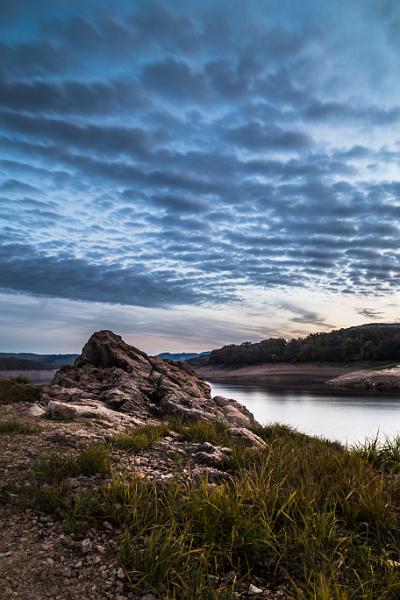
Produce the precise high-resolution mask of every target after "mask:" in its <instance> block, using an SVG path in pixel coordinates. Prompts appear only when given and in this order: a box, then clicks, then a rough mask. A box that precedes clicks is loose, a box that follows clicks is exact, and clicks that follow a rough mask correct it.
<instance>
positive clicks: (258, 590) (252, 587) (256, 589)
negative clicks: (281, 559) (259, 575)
mask: <svg viewBox="0 0 400 600" xmlns="http://www.w3.org/2000/svg"><path fill="white" fill-rule="evenodd" d="M247 593H248V594H262V593H263V590H262V589H261V588H259V587H257V586H256V585H253V584H252V583H251V584H250V585H249V589H248V590H247Z"/></svg>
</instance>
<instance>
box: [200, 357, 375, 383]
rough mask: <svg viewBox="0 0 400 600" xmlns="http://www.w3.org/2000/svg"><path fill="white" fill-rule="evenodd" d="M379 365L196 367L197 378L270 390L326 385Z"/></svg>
mask: <svg viewBox="0 0 400 600" xmlns="http://www.w3.org/2000/svg"><path fill="white" fill-rule="evenodd" d="M381 364H382V363H379V365H373V364H368V365H367V364H365V363H364V364H363V365H360V364H359V363H358V364H357V363H355V364H354V365H349V364H346V365H341V364H323V363H321V364H319V363H301V364H300V363H296V364H291V363H264V364H260V365H251V366H248V367H240V368H237V369H235V368H232V367H217V366H215V365H212V366H211V365H210V366H205V367H196V368H195V370H196V372H197V374H198V375H199V376H200V377H202V378H203V379H207V380H208V381H211V382H215V383H218V382H221V383H222V382H226V383H228V382H231V383H246V384H251V383H254V384H262V385H268V386H271V387H272V386H277V387H280V386H286V387H287V386H291V387H307V386H314V385H322V384H325V383H326V382H327V381H329V380H330V379H334V378H336V377H340V376H342V375H347V374H348V373H353V372H354V371H359V370H360V369H361V368H363V369H365V370H366V371H367V369H368V370H369V369H371V368H372V369H374V368H379V367H380V365H381Z"/></svg>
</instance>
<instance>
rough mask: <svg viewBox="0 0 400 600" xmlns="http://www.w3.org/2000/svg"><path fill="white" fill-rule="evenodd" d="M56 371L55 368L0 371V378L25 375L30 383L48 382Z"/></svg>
mask: <svg viewBox="0 0 400 600" xmlns="http://www.w3.org/2000/svg"><path fill="white" fill-rule="evenodd" d="M55 373H56V370H51V371H50V370H43V371H40V370H38V371H0V379H10V378H12V377H27V378H28V379H29V380H30V381H32V383H49V382H50V381H51V380H52V379H53V377H54V374H55Z"/></svg>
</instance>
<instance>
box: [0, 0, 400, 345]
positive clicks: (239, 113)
mask: <svg viewBox="0 0 400 600" xmlns="http://www.w3.org/2000/svg"><path fill="white" fill-rule="evenodd" d="M0 16H1V19H0V30H1V33H2V42H1V43H0V68H1V77H0V151H1V157H0V223H1V231H2V236H1V240H0V288H1V289H2V290H4V291H6V293H7V294H13V293H16V294H26V295H27V297H28V298H40V299H43V298H51V299H52V300H51V302H54V303H55V302H56V300H55V299H59V301H60V302H61V301H63V302H64V301H65V302H69V303H74V302H87V303H95V302H97V303H103V304H104V306H108V307H109V309H108V310H109V311H111V312H112V311H117V312H118V311H121V310H122V309H121V306H122V305H124V306H125V307H127V308H126V310H127V311H128V312H129V311H130V310H131V308H129V307H146V309H149V310H154V311H164V310H165V311H168V310H169V311H171V314H177V313H176V312H174V311H179V310H180V308H182V307H189V306H190V307H191V310H192V313H190V310H187V309H186V308H185V318H186V319H189V320H190V314H192V315H193V319H194V321H193V322H195V321H196V319H197V321H196V323H200V321H201V317H200V316H199V315H197V313H196V317H195V316H194V315H195V312H196V311H197V310H200V311H208V310H210V311H213V310H218V311H219V310H222V308H223V309H224V310H225V311H227V314H228V313H229V314H230V315H231V317H232V319H233V321H231V322H230V324H229V326H228V324H227V323H226V322H224V326H223V327H221V328H219V326H217V325H216V321H215V319H214V318H211V317H209V316H207V317H204V319H205V320H204V322H203V323H204V327H206V326H207V325H206V323H207V324H208V326H210V327H211V323H213V325H212V326H213V327H214V330H213V331H214V333H213V334H212V335H211V334H210V337H209V338H208V339H209V341H210V343H211V340H212V341H213V342H212V343H214V342H215V343H216V344H217V343H218V342H219V343H223V342H225V341H228V340H230V341H232V340H235V341H239V339H240V336H242V335H243V336H244V335H245V334H246V335H247V336H248V337H250V338H251V339H257V338H260V337H263V336H264V335H267V334H273V333H274V332H276V333H279V332H281V333H282V334H283V333H284V334H287V335H296V334H298V333H303V332H307V331H310V330H316V329H321V328H330V327H333V326H336V325H343V324H346V323H343V322H342V318H341V316H340V311H337V312H336V313H335V315H333V313H332V309H331V308H330V309H329V310H330V312H329V311H328V308H327V307H328V304H329V302H328V301H327V298H328V297H329V298H336V299H337V302H347V300H346V299H347V298H348V299H349V300H348V302H350V304H347V307H348V308H347V309H346V310H347V312H346V319H347V322H348V324H352V323H354V324H355V323H358V322H360V321H363V320H365V319H367V320H376V319H386V318H389V317H390V318H391V319H392V320H393V312H391V311H393V310H394V309H391V308H390V305H389V304H390V303H387V304H385V306H386V308H382V302H383V301H384V302H386V299H388V298H391V299H392V300H393V295H395V294H396V293H397V291H398V289H399V285H400V266H399V265H400V263H399V258H400V250H399V239H400V180H399V177H398V164H399V160H400V136H399V135H398V134H397V130H398V125H399V123H400V105H399V100H398V99H399V97H400V89H399V88H400V83H399V82H398V77H397V73H398V69H399V67H400V61H399V56H400V54H399V49H400V46H399V40H398V36H397V35H396V31H397V25H398V23H399V22H400V12H399V8H398V5H397V4H396V3H395V2H392V1H391V0H388V1H387V2H378V1H377V0H366V1H361V0H360V1H356V2H351V3H347V4H340V3H337V2H332V3H319V4H316V3H315V2H312V1H311V0H306V1H305V2H302V3H299V4H298V6H297V5H296V6H295V5H294V4H293V3H292V2H286V1H283V2H281V3H279V5H278V4H277V3H276V2H273V1H272V0H271V1H270V0H267V1H262V0H255V1H254V2H248V3H243V2H240V1H239V0H237V1H236V0H234V1H232V2H230V3H229V10H228V5H227V3H225V2H224V1H222V0H217V1H214V2H211V1H209V0H207V1H206V2H204V3H199V2H196V1H195V0H189V1H185V2H183V1H181V0H172V1H171V2H168V3H162V2H161V1H159V2H158V1H155V2H153V1H150V2H148V1H141V0H140V1H138V2H135V3H132V2H128V0H117V1H116V2H114V3H113V4H112V6H111V5H110V4H109V3H108V2H106V1H105V0H89V1H88V2H85V3H84V4H83V5H82V6H81V5H79V6H78V4H76V3H73V2H68V1H67V0H60V1H59V2H57V3H54V2H51V1H50V0H40V2H37V3H35V7H34V8H33V6H32V3H31V2H28V0H20V2H18V7H17V6H15V7H14V5H11V4H10V3H4V2H0ZM310 293H313V294H314V293H316V294H317V296H318V298H319V300H318V301H314V300H313V305H312V306H309V305H308V304H307V302H308V300H306V299H308V294H310ZM274 294H277V295H278V297H284V298H285V302H282V301H280V302H279V301H277V300H276V298H275V296H274ZM376 298H379V299H380V307H379V310H377V309H376V308H375V307H374V301H375V299H376ZM382 299H383V300H382ZM41 301H42V300H41ZM43 301H44V300H43ZM57 301H58V300H57ZM49 302H50V300H49ZM263 303H265V304H263ZM255 304H257V306H258V308H257V319H258V321H257V322H256V320H253V319H252V318H250V317H249V314H250V313H251V307H253V306H254V305H255ZM392 304H395V302H392ZM17 306H21V311H22V312H23V311H24V310H26V311H27V313H26V319H27V320H29V318H30V317H29V310H31V308H32V304H30V303H29V302H28V303H27V304H24V303H21V304H17ZM329 306H331V305H330V304H329ZM350 306H351V307H350ZM363 306H367V307H368V308H360V307H363ZM27 307H28V308H27ZM29 307H31V308H29ZM264 309H265V310H267V312H268V311H274V314H273V315H271V314H270V312H268V314H269V319H270V322H269V323H268V325H267V326H266V325H265V322H264V320H263V316H262V315H263V310H264ZM124 310H125V309H124ZM182 310H183V308H182ZM230 311H233V312H230ZM240 311H242V312H240ZM85 314H87V313H86V312H85ZM102 314H103V313H102ZM110 314H111V313H110ZM118 314H120V312H119V313H118ZM129 314H131V313H129ZM154 314H156V313H154ZM157 314H158V315H159V316H158V317H157V318H160V319H161V317H160V314H161V313H157ZM163 314H164V313H163ZM201 314H204V315H205V313H201ZM207 315H208V313H207ZM233 315H234V316H233ZM239 315H242V316H239ZM163 318H164V317H163ZM238 319H239V320H241V319H250V320H249V321H248V323H249V325H248V327H239V326H238V325H237V320H238ZM102 322H103V321H102ZM150 322H152V323H153V324H154V320H152V319H150V320H149V323H150ZM175 322H176V321H175ZM250 322H251V325H250ZM124 323H125V321H124ZM160 323H161V321H160ZM154 326H155V325H154ZM149 327H150V325H149ZM200 327H201V326H200ZM229 327H232V328H233V329H234V331H232V333H231V334H229V333H228V329H229ZM189 329H190V328H189ZM160 331H161V330H160ZM149 335H150V333H149ZM185 335H186V333H184V334H183V333H182V336H183V337H182V340H184V339H186V338H185V337H184V336H185ZM218 336H220V337H218ZM182 343H185V344H186V342H182ZM162 349H168V348H167V347H166V346H165V345H164V347H163V348H162Z"/></svg>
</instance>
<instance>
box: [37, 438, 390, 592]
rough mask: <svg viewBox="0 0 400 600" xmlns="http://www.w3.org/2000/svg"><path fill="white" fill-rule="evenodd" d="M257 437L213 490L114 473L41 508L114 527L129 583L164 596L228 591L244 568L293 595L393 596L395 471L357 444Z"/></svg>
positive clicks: (76, 520) (74, 523) (79, 522)
mask: <svg viewBox="0 0 400 600" xmlns="http://www.w3.org/2000/svg"><path fill="white" fill-rule="evenodd" d="M201 431H202V434H199V429H198V427H196V428H195V429H194V431H193V433H191V434H190V436H189V437H191V438H192V439H193V437H195V438H196V439H197V440H198V439H200V437H201V436H202V435H203V433H204V427H202V428H201ZM221 433H222V434H223V431H222V432H221ZM258 433H259V434H261V435H262V437H263V439H265V440H266V441H267V447H266V449H265V450H263V451H262V452H257V453H254V452H253V453H251V454H248V455H247V456H248V458H247V459H246V460H245V461H243V464H242V465H238V470H237V472H236V473H235V477H234V478H233V479H232V480H230V481H228V482H226V483H224V484H222V485H218V486H216V485H211V484H209V483H208V482H207V480H204V481H203V482H201V483H200V484H195V483H193V482H189V483H187V484H183V483H180V482H179V481H178V480H177V479H176V480H172V481H169V482H167V483H163V484H161V483H157V482H153V483H149V482H146V481H144V480H142V479H139V478H135V477H133V478H132V479H126V478H121V477H120V478H114V479H112V481H111V482H110V483H108V484H106V485H104V486H102V487H100V488H99V489H98V490H97V491H93V492H91V493H90V494H86V495H81V494H78V495H76V496H73V495H72V496H65V495H62V494H58V496H57V489H55V492H54V493H55V497H50V490H51V489H52V488H51V486H50V490H47V491H48V496H49V500H48V502H47V508H48V509H51V510H56V512H58V514H61V515H62V516H63V518H65V519H66V520H67V521H68V523H69V524H70V525H71V526H75V527H81V526H82V524H83V523H90V524H91V525H93V524H96V523H102V522H103V521H104V519H107V520H108V521H111V522H113V523H114V524H115V525H117V526H118V527H120V528H121V530H122V531H123V534H122V535H121V541H120V549H119V558H120V560H121V561H122V562H123V564H124V565H125V568H126V569H127V571H128V573H129V574H130V577H131V581H132V585H133V586H134V587H137V588H138V589H140V590H151V591H153V592H154V593H156V594H157V595H158V596H160V597H162V598H164V599H165V600H178V599H179V600H194V599H199V598H202V599H203V598H205V599H207V598H209V599H210V600H214V599H216V598H226V599H228V598H233V597H234V593H235V590H236V589H237V586H238V584H239V583H240V581H243V580H245V579H248V578H249V577H250V576H251V575H258V576H262V577H264V578H265V579H266V580H268V581H270V582H272V583H280V582H285V583H286V584H287V585H289V586H290V589H291V590H292V594H293V598H296V599H299V600H310V599H314V600H325V599H326V600H328V599H329V600H359V599H360V598H363V599H366V600H395V599H398V598H400V570H399V568H398V566H397V565H398V561H399V560H400V528H399V526H400V510H399V506H400V481H399V478H397V477H393V476H392V474H386V473H385V472H384V471H382V470H378V469H376V468H375V466H374V465H373V464H370V463H371V461H370V459H369V457H368V456H365V454H363V453H362V452H360V451H357V450H353V451H349V450H346V449H344V448H342V447H340V445H338V444H336V445H335V444H327V443H325V442H323V441H320V440H317V439H314V438H309V437H307V436H303V435H301V434H297V433H296V432H294V431H293V430H290V429H287V428H282V429H279V428H278V427H277V426H274V427H271V428H265V429H264V430H263V431H258ZM199 436H200V437H199ZM55 485H57V483H56V484H55ZM53 489H54V486H53ZM42 506H44V504H42ZM232 570H233V571H234V572H235V574H236V576H235V577H234V578H233V580H230V582H227V581H226V580H225V579H224V575H225V574H226V573H227V572H229V571H232Z"/></svg>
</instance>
